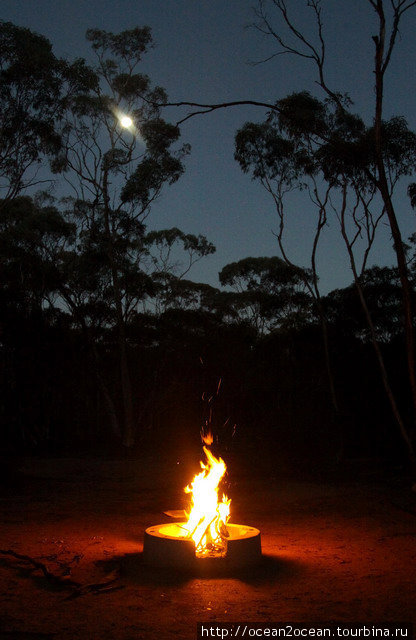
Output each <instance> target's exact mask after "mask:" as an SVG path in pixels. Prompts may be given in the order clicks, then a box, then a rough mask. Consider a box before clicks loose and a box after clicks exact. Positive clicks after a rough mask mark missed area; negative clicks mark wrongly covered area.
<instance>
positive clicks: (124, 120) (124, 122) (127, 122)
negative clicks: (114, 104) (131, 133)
mask: <svg viewBox="0 0 416 640" xmlns="http://www.w3.org/2000/svg"><path fill="white" fill-rule="evenodd" d="M120 124H121V126H122V127H124V129H128V128H129V127H131V126H132V124H133V120H132V119H131V118H129V116H121V118H120Z"/></svg>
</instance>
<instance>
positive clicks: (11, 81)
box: [0, 21, 94, 204]
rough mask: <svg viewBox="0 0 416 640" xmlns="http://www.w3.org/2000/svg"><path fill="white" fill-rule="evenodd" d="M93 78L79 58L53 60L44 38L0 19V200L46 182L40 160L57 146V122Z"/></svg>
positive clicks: (57, 150) (51, 153) (56, 150)
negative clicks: (69, 61) (66, 107)
mask: <svg viewBox="0 0 416 640" xmlns="http://www.w3.org/2000/svg"><path fill="white" fill-rule="evenodd" d="M93 81H94V78H93V77H92V76H91V74H90V72H89V70H88V69H87V68H86V66H85V64H84V63H83V61H81V60H77V61H75V62H74V63H72V64H69V63H67V62H65V61H64V60H61V59H58V58H56V56H55V55H54V53H53V51H52V46H51V44H50V42H49V41H48V40H47V39H46V38H45V37H44V36H41V35H38V34H36V33H33V32H32V31H30V30H29V29H25V28H23V27H17V26H16V25H14V24H12V23H10V22H3V21H2V22H0V198H1V199H2V202H3V204H4V203H5V202H7V201H8V200H9V199H11V198H14V197H16V196H17V195H19V194H20V193H21V192H22V191H24V189H26V188H27V187H29V186H34V185H38V184H40V183H42V182H47V181H48V180H47V176H46V175H45V174H42V172H40V167H41V163H42V160H43V159H44V158H45V157H49V158H53V157H54V156H55V155H56V154H57V153H58V152H59V150H60V149H61V137H60V134H59V123H60V119H61V117H62V115H63V112H64V109H65V106H66V103H67V100H68V98H69V96H70V95H72V94H73V92H77V91H79V90H80V89H85V88H86V87H88V86H89V85H90V84H91V82H93Z"/></svg>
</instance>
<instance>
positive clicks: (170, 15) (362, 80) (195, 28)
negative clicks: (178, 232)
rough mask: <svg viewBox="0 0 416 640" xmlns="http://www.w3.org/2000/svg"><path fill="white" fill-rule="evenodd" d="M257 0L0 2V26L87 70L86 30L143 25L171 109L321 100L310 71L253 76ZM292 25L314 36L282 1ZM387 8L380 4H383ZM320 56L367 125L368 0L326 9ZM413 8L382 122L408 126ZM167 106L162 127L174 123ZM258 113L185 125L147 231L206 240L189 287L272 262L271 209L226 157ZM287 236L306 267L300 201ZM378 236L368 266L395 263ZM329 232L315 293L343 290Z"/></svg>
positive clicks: (412, 97)
mask: <svg viewBox="0 0 416 640" xmlns="http://www.w3.org/2000/svg"><path fill="white" fill-rule="evenodd" d="M255 4H256V0H118V1H117V2H109V1H107V0H88V1H87V0H59V1H56V0H36V1H33V0H2V2H1V18H2V19H3V20H9V21H11V22H14V23H15V24H18V25H21V26H26V27H29V28H31V29H32V30H34V31H37V32H39V33H41V34H43V35H45V36H46V37H47V38H49V39H50V41H51V42H52V44H53V46H54V50H55V53H56V54H57V55H62V56H65V57H67V58H73V57H85V58H87V59H89V60H90V61H92V57H91V52H90V49H89V47H88V43H87V42H86V41H85V38H84V35H85V31H86V30H87V29H88V28H99V29H104V30H108V31H113V32H118V31H122V30H124V29H130V28H132V27H133V26H136V25H139V26H142V25H145V24H148V25H149V26H150V27H152V31H153V35H154V39H155V42H156V45H157V46H156V48H155V49H154V50H152V51H151V52H150V53H149V54H148V55H147V56H146V57H145V59H144V60H143V71H144V72H147V73H148V74H149V75H150V76H151V78H152V80H153V81H154V82H155V83H157V84H160V85H162V86H164V87H165V88H166V89H167V91H168V94H169V97H170V99H171V100H172V101H179V100H195V101H198V102H219V101H220V102H222V101H227V100H238V99H255V100H260V101H272V102H273V101H275V100H276V99H278V98H280V97H284V96H285V95H287V94H288V93H291V92H293V91H299V90H303V89H307V90H310V91H312V92H314V93H316V94H317V95H318V96H319V95H320V94H319V93H318V91H317V88H316V85H315V83H314V80H315V78H316V75H315V69H314V68H313V66H312V65H311V64H309V63H308V62H307V61H302V60H299V59H296V58H294V57H291V56H280V57H277V58H275V59H274V60H272V61H270V62H268V63H265V64H262V65H257V66H253V65H251V64H249V62H250V61H253V60H259V59H262V58H265V57H267V56H268V55H269V54H270V53H272V52H273V51H274V50H275V47H274V44H273V42H271V41H270V40H268V39H267V38H264V37H262V35H261V34H260V33H259V32H258V31H256V30H253V29H246V28H245V27H246V25H247V24H249V23H250V22H252V21H253V19H254V14H253V9H252V7H253V6H254V5H255ZM287 4H288V6H289V7H290V8H291V9H293V14H294V15H295V16H296V17H297V20H298V24H299V25H300V27H301V28H302V29H305V30H307V31H308V30H311V29H312V27H313V25H312V21H311V12H310V10H308V9H307V8H306V7H305V4H306V3H305V2H304V0H288V2H287ZM386 4H389V3H386ZM322 6H323V10H324V22H325V25H326V28H325V30H326V35H327V47H328V79H329V82H330V84H331V86H332V87H334V88H335V89H337V90H341V91H348V92H349V93H350V95H351V98H352V99H353V100H354V103H355V108H356V110H357V112H359V113H361V114H362V115H363V116H364V117H365V118H366V120H367V122H370V121H371V116H372V110H373V101H374V94H373V88H372V85H371V82H372V68H371V66H372V62H373V47H374V44H373V42H372V40H371V36H372V35H373V34H375V33H376V32H377V26H376V22H375V19H374V17H373V12H372V9H371V6H370V4H369V2H368V1H366V0H348V2H344V1H341V0H323V2H322ZM415 33H416V10H413V11H411V12H409V13H408V14H406V16H405V20H404V21H403V23H402V27H401V37H400V39H399V41H398V43H397V48H396V51H395V54H394V57H393V60H392V65H391V68H390V70H389V73H388V76H387V86H386V106H385V116H386V117H387V116H391V115H404V116H405V117H406V118H407V119H408V122H409V124H410V126H411V127H412V128H416V92H415V84H416V83H415V80H416V66H415V53H416V43H415V39H414V34H415ZM185 113H186V112H183V114H180V113H179V112H178V111H177V110H175V109H173V108H171V109H169V111H166V114H165V115H166V117H168V118H171V119H172V120H173V121H176V120H178V119H179V118H180V116H181V115H185ZM263 114H264V112H263V111H262V110H261V109H258V108H249V107H244V108H234V109H227V110H223V111H219V112H216V113H214V114H211V115H208V116H202V117H197V118H193V119H191V120H189V121H188V122H186V123H184V125H183V126H182V139H183V141H185V142H190V143H191V145H192V154H191V156H190V157H189V158H188V160H187V170H186V173H185V175H184V176H183V177H182V178H181V180H180V181H179V182H178V183H177V184H176V185H174V186H173V187H170V188H167V189H166V190H165V191H164V194H163V196H162V198H161V199H160V200H159V202H158V203H157V205H156V206H155V207H154V209H153V212H152V214H151V218H149V219H148V225H149V227H154V228H165V227H172V226H178V227H180V228H181V229H182V230H183V231H185V232H188V233H203V234H204V235H206V236H207V237H208V239H209V240H211V241H212V242H214V244H215V245H216V247H217V253H216V254H215V255H214V256H211V257H209V258H207V259H206V260H205V261H204V262H203V263H200V264H199V265H196V267H195V268H194V271H193V272H192V274H191V277H192V278H193V279H195V280H201V281H204V282H209V283H210V284H213V285H217V284H218V281H217V274H218V271H219V270H220V269H221V268H222V267H223V266H224V265H225V264H227V263H229V262H233V261H235V260H239V259H241V258H244V257H247V256H249V255H253V256H260V255H276V254H277V246H276V241H275V239H274V236H273V234H272V230H273V229H276V228H277V221H276V216H275V214H274V211H273V204H272V202H271V201H270V199H269V197H268V196H267V194H265V193H263V191H262V189H261V187H260V186H259V185H257V184H256V183H252V182H251V180H250V178H249V177H248V176H245V175H244V174H242V172H241V170H240V168H239V166H238V165H237V164H236V162H235V161H234V159H233V152H234V134H235V131H236V130H237V129H238V128H239V127H240V126H242V124H244V122H245V121H247V120H257V119H258V120H261V119H262V117H263ZM409 182H410V179H405V180H403V182H402V184H401V185H400V186H399V188H398V197H397V209H398V213H399V219H400V223H401V227H402V230H403V235H404V237H405V238H406V237H407V236H408V235H410V234H411V233H412V232H413V231H414V227H415V225H414V221H415V220H414V213H413V212H412V211H411V210H410V207H409V204H408V200H407V198H406V195H405V194H406V188H407V184H408V183H409ZM291 206H292V223H291V226H290V228H288V243H287V246H288V253H289V255H290V256H291V257H293V259H294V261H297V262H298V263H299V264H303V265H305V266H308V255H309V246H310V241H311V231H312V229H313V216H312V215H311V211H310V209H308V205H307V203H306V202H305V200H304V199H302V198H300V197H294V198H293V200H292V203H291ZM390 245H391V242H390V237H389V233H388V229H387V227H385V228H384V229H382V230H381V234H380V240H379V242H378V244H377V247H376V249H375V251H374V253H373V258H372V259H370V264H373V263H378V264H390V263H391V262H392V260H393V258H392V252H391V249H390ZM347 265H348V263H347V259H346V255H345V250H344V248H343V245H342V242H341V241H340V239H339V232H338V231H337V223H336V222H335V221H333V222H332V223H331V224H330V227H329V229H328V230H327V231H326V233H325V237H324V240H323V243H322V247H321V252H320V257H319V271H320V277H321V285H322V288H323V290H324V291H328V290H330V289H333V288H335V287H339V286H344V285H346V284H349V282H350V281H351V280H352V277H351V274H350V272H349V269H348V266H347Z"/></svg>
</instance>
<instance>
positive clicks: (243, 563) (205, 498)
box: [143, 434, 261, 570]
mask: <svg viewBox="0 0 416 640" xmlns="http://www.w3.org/2000/svg"><path fill="white" fill-rule="evenodd" d="M202 439H203V441H204V443H205V446H204V447H203V450H204V453H205V456H206V463H204V462H202V461H201V463H200V464H201V468H202V471H201V472H200V473H199V474H197V475H196V476H195V477H194V479H193V481H192V483H191V484H190V485H188V486H187V487H186V488H185V492H186V493H189V494H191V508H190V511H189V514H188V513H186V512H185V511H167V512H165V513H166V514H167V515H170V516H172V517H178V516H179V517H187V518H188V519H187V520H186V521H184V522H174V523H168V524H159V525H155V526H152V527H149V528H148V529H146V531H145V534H144V544H143V557H144V561H145V562H146V563H147V564H150V565H153V566H157V567H170V568H172V567H173V568H176V569H186V570H196V569H197V570H200V569H209V570H211V569H214V568H215V569H217V568H221V569H223V568H224V569H227V570H228V569H241V568H246V567H249V566H252V565H254V564H256V563H257V562H259V560H260V558H261V541H260V531H259V530H258V529H255V528H254V527H249V526H246V525H242V524H230V523H229V522H228V521H229V518H230V503H231V500H230V499H228V498H227V496H226V495H223V496H222V500H219V497H218V491H219V485H220V482H221V480H222V478H223V476H224V474H225V472H226V469H227V467H226V465H225V462H224V461H223V460H222V458H216V457H215V456H214V455H213V454H212V452H211V451H210V449H209V448H208V447H209V446H210V445H211V444H212V436H211V434H208V435H206V436H202Z"/></svg>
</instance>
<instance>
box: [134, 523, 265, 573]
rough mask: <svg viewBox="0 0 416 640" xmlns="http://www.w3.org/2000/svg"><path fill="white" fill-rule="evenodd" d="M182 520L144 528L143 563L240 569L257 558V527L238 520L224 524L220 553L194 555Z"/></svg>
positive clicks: (253, 562)
mask: <svg viewBox="0 0 416 640" xmlns="http://www.w3.org/2000/svg"><path fill="white" fill-rule="evenodd" d="M185 524H186V523H184V522H176V523H172V524H171V523H168V524H160V525H156V526H153V527H149V528H148V529H146V531H145V534H144V545H143V557H144V561H145V562H146V564H150V565H153V566H156V567H171V568H175V569H186V570H189V569H190V570H198V569H211V568H212V569H216V568H224V569H244V568H246V567H250V566H253V565H255V564H257V563H258V562H259V560H260V559H261V541H260V531H259V530H258V529H255V528H254V527H248V526H245V525H242V524H227V531H228V538H227V543H226V549H225V551H224V552H222V553H221V554H217V555H215V554H214V553H213V554H212V555H210V554H207V555H206V556H199V557H198V556H197V555H196V553H195V543H194V541H193V540H192V539H190V538H189V537H187V533H186V530H185V528H184V527H185Z"/></svg>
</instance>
